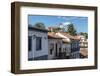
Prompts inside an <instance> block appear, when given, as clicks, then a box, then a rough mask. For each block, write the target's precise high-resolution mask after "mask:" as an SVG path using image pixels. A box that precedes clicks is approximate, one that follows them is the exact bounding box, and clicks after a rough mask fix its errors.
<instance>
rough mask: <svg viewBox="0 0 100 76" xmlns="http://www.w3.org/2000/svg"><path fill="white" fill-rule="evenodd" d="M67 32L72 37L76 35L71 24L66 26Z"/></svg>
mask: <svg viewBox="0 0 100 76" xmlns="http://www.w3.org/2000/svg"><path fill="white" fill-rule="evenodd" d="M67 32H68V33H70V34H71V35H73V36H75V35H77V33H76V29H75V28H74V25H73V24H68V26H67Z"/></svg>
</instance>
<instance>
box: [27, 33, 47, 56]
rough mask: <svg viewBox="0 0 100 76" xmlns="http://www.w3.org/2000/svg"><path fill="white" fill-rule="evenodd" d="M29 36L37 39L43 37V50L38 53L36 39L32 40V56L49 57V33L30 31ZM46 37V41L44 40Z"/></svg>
mask: <svg viewBox="0 0 100 76" xmlns="http://www.w3.org/2000/svg"><path fill="white" fill-rule="evenodd" d="M28 35H29V36H33V35H36V36H37V37H42V49H41V50H38V51H36V39H33V38H32V52H30V53H29V54H30V56H33V58H34V57H39V56H43V55H48V38H47V33H44V32H39V31H29V32H28ZM44 37H46V39H45V38H44ZM31 53H32V54H31Z"/></svg>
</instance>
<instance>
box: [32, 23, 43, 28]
mask: <svg viewBox="0 0 100 76" xmlns="http://www.w3.org/2000/svg"><path fill="white" fill-rule="evenodd" d="M34 27H37V28H40V29H45V25H44V23H42V22H38V23H36V24H35V25H34Z"/></svg>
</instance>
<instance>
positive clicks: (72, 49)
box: [57, 32, 80, 59]
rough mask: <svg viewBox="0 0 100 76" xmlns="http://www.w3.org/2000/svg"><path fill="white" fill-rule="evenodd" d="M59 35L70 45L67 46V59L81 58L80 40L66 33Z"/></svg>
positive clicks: (59, 33)
mask: <svg viewBox="0 0 100 76" xmlns="http://www.w3.org/2000/svg"><path fill="white" fill-rule="evenodd" d="M57 35H59V36H62V37H64V38H65V39H66V40H67V41H68V43H69V44H67V46H66V47H67V51H66V54H67V57H68V58H71V59H73V58H80V47H79V40H80V38H79V37H78V36H72V35H70V34H69V33H65V32H58V33H57ZM63 45H64V44H63Z"/></svg>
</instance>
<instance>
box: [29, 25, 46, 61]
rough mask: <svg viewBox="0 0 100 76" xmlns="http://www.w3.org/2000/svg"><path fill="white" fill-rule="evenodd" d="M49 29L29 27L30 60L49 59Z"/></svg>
mask: <svg viewBox="0 0 100 76" xmlns="http://www.w3.org/2000/svg"><path fill="white" fill-rule="evenodd" d="M47 33H48V31H47V30H45V29H39V28H36V27H28V60H46V59H48V34H47Z"/></svg>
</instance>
